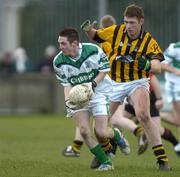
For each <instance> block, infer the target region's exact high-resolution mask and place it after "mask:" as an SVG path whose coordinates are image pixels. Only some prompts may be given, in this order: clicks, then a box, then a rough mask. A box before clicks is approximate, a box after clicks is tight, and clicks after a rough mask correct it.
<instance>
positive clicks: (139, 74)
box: [138, 33, 151, 79]
mask: <svg viewBox="0 0 180 177" xmlns="http://www.w3.org/2000/svg"><path fill="white" fill-rule="evenodd" d="M145 34H146V33H145ZM143 39H144V38H143ZM143 39H142V41H143ZM150 40H151V36H150V35H149V36H148V38H147V40H146V42H145V44H144V47H143V50H142V53H141V56H143V55H144V56H145V54H146V51H147V47H148V45H149V42H150ZM148 76H149V74H147V73H146V77H148ZM138 77H139V79H141V78H142V71H141V70H139V69H138Z"/></svg>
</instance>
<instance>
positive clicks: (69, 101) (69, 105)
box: [65, 99, 79, 112]
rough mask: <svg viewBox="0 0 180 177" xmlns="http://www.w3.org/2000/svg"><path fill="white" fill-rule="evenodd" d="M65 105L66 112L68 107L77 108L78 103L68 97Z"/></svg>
mask: <svg viewBox="0 0 180 177" xmlns="http://www.w3.org/2000/svg"><path fill="white" fill-rule="evenodd" d="M65 106H66V109H67V112H68V111H69V109H72V110H77V109H79V105H77V104H74V103H73V102H72V101H71V100H70V99H68V100H66V101H65Z"/></svg>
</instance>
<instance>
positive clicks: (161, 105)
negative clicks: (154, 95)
mask: <svg viewBox="0 0 180 177" xmlns="http://www.w3.org/2000/svg"><path fill="white" fill-rule="evenodd" d="M155 106H156V108H157V109H158V110H160V109H162V108H163V106H164V103H163V99H162V98H159V99H157V100H156V102H155Z"/></svg>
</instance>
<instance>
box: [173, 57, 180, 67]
mask: <svg viewBox="0 0 180 177" xmlns="http://www.w3.org/2000/svg"><path fill="white" fill-rule="evenodd" d="M173 66H174V67H175V68H178V69H180V60H176V59H174V60H173Z"/></svg>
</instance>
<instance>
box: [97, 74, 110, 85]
mask: <svg viewBox="0 0 180 177" xmlns="http://www.w3.org/2000/svg"><path fill="white" fill-rule="evenodd" d="M106 74H107V72H99V74H98V75H97V76H96V78H95V79H94V81H95V82H96V84H99V83H100V82H101V81H102V80H103V79H104V77H105V76H106Z"/></svg>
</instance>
